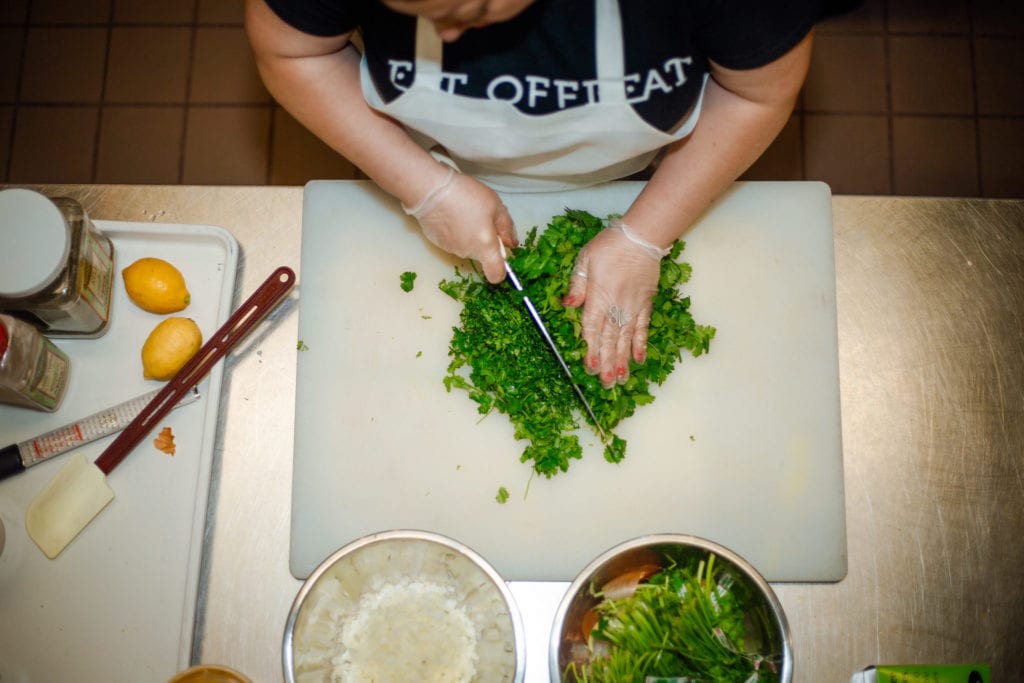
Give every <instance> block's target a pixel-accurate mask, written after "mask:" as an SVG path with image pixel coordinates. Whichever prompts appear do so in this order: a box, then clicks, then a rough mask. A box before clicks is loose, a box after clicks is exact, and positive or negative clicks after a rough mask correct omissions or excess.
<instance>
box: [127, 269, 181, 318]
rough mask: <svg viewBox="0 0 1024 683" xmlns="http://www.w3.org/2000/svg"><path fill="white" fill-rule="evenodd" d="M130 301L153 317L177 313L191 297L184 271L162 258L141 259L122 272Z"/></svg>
mask: <svg viewBox="0 0 1024 683" xmlns="http://www.w3.org/2000/svg"><path fill="white" fill-rule="evenodd" d="M121 277H122V278H124V288H125V291H126V292H128V298H129V299H131V300H132V301H134V302H135V304H136V305H137V306H138V307H139V308H141V309H143V310H144V311H149V312H150V313H160V314H164V313H176V312H178V311H181V310H183V309H184V308H185V307H186V306H188V303H189V301H190V300H191V296H190V295H189V293H188V289H187V288H186V287H185V278H184V276H182V274H181V271H180V270H178V269H177V268H175V267H174V266H172V265H171V264H170V263H168V262H167V261H164V260H163V259H159V258H152V257H147V258H140V259H139V260H138V261H136V262H135V263H133V264H131V265H130V266H128V267H127V268H125V269H124V270H122V271H121Z"/></svg>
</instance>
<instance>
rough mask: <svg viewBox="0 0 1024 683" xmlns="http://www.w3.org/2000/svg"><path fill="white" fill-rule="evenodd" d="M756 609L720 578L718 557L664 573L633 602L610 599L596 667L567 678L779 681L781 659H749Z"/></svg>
mask: <svg viewBox="0 0 1024 683" xmlns="http://www.w3.org/2000/svg"><path fill="white" fill-rule="evenodd" d="M598 597H599V598H603V597H604V596H602V595H601V594H600V593H598ZM750 602H751V596H750V594H749V591H744V590H743V585H742V583H741V582H737V581H735V580H734V577H733V575H732V574H731V573H729V572H728V571H716V567H715V555H714V554H710V555H708V556H707V557H706V559H699V560H698V559H696V558H694V559H693V560H691V562H689V563H688V564H686V565H685V566H671V567H668V568H666V569H663V570H661V571H659V572H657V573H655V574H654V575H653V576H651V577H650V578H649V579H648V580H646V581H645V582H641V583H639V584H638V585H636V586H635V588H633V590H632V591H631V592H629V594H628V595H625V596H622V597H614V598H605V599H603V600H602V601H601V602H599V603H598V604H597V605H596V606H595V607H594V608H593V612H594V615H595V616H596V625H595V626H594V627H593V630H592V631H591V632H590V634H589V637H588V638H587V642H588V648H589V650H590V660H589V661H588V662H587V663H584V664H578V663H576V662H574V663H572V664H570V665H569V667H568V670H567V671H566V678H567V679H568V680H576V681H578V683H626V682H632V681H644V680H647V681H651V680H657V681H662V680H664V681H672V682H673V683H676V682H680V681H715V682H716V683H746V682H748V681H757V682H758V683H767V682H768V681H774V680H777V678H778V676H777V674H776V668H777V667H776V664H777V661H776V660H777V658H772V657H766V656H763V655H759V654H753V653H748V652H747V649H746V648H747V647H748V644H746V643H745V639H746V638H747V623H748V621H749V620H748V615H747V610H748V609H749V606H750ZM591 622H593V619H591ZM753 640H757V638H754V639H753ZM570 674H571V676H570Z"/></svg>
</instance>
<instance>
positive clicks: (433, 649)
mask: <svg viewBox="0 0 1024 683" xmlns="http://www.w3.org/2000/svg"><path fill="white" fill-rule="evenodd" d="M283 663H284V675H285V680H286V681H287V683H319V682H324V683H338V682H347V681H352V682H355V681H360V682H362V681H423V682H429V681H436V682H438V683H440V682H442V681H443V682H445V683H448V682H451V683H492V682H493V683H502V682H508V683H522V681H523V677H524V676H525V671H526V644H525V633H524V630H523V622H522V617H521V616H520V614H519V611H518V609H517V608H516V605H515V600H514V599H513V597H512V593H511V591H510V590H509V588H508V586H507V585H506V584H505V581H504V580H503V579H502V578H501V576H500V575H499V574H498V573H497V572H496V571H495V570H494V568H493V567H491V565H490V564H488V563H487V561H486V560H484V559H483V558H482V557H481V556H480V555H478V554H477V553H476V552H474V551H473V550H472V549H470V548H468V547H467V546H465V545H463V544H461V543H459V542H458V541H455V540H453V539H451V538H448V537H446V536H442V535H440V534H435V533H431V532H425V531H412V530H396V531H385V532H381V533H377V534H372V535H370V536H366V537H363V538H360V539H358V540H356V541H353V542H352V543H349V544H348V545H346V546H344V547H343V548H341V549H339V550H337V551H336V552H334V553H333V554H331V555H330V557H328V558H327V559H325V560H324V561H323V562H322V563H321V564H320V565H319V566H318V567H317V568H316V569H315V570H314V571H313V573H312V574H310V575H309V577H308V578H307V579H306V581H305V582H304V583H303V584H302V587H301V588H300V589H299V592H298V594H297V595H296V597H295V600H294V602H293V603H292V608H291V611H290V612H289V614H288V619H287V621H286V623H285V633H284V648H283Z"/></svg>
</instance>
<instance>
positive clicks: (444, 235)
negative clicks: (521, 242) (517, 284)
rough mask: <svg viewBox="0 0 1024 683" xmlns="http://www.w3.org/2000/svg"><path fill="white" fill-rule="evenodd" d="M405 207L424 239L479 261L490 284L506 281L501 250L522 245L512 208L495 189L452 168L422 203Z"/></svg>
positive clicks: (446, 249) (453, 252) (450, 251)
mask: <svg viewBox="0 0 1024 683" xmlns="http://www.w3.org/2000/svg"><path fill="white" fill-rule="evenodd" d="M402 208H403V209H405V212H406V213H407V214H409V215H410V216H415V217H416V220H418V221H419V223H420V227H421V228H422V229H423V234H424V236H426V238H427V239H428V240H430V241H431V242H433V243H434V244H435V245H436V246H437V247H439V248H441V249H443V250H445V251H447V252H448V253H450V254H454V255H455V256H458V257H459V258H471V259H473V260H475V261H477V262H479V263H480V266H481V268H482V269H483V272H484V277H486V278H487V280H488V281H489V282H494V283H497V282H501V281H502V280H504V279H505V259H504V258H502V255H501V249H500V248H499V247H500V245H501V243H504V244H506V245H508V246H510V247H513V246H516V244H517V243H518V242H517V240H516V232H515V226H514V225H513V223H512V217H511V216H510V215H509V213H508V208H506V206H505V205H504V204H502V202H501V199H500V198H499V197H498V194H497V193H496V192H495V191H494V190H492V189H491V188H489V187H487V186H486V185H484V184H483V183H481V182H480V181H478V180H476V179H475V178H471V177H469V176H465V175H462V174H461V173H459V172H457V171H456V170H455V169H452V168H449V169H448V173H447V175H446V176H445V177H444V178H443V179H442V180H441V182H440V183H438V185H437V186H436V187H434V188H433V189H432V190H430V192H428V193H427V195H426V196H425V197H424V198H423V199H421V200H420V203H419V204H417V205H416V206H414V207H413V208H408V207H405V206H403V207H402ZM495 235H497V238H498V239H495Z"/></svg>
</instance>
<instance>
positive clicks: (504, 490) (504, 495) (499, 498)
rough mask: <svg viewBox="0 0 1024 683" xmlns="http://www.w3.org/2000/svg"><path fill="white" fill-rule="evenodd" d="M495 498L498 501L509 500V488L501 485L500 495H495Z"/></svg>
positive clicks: (499, 488)
mask: <svg viewBox="0 0 1024 683" xmlns="http://www.w3.org/2000/svg"><path fill="white" fill-rule="evenodd" d="M494 500H496V501H498V502H499V503H506V502H508V489H507V488H505V487H504V486H499V487H498V495H496V496H495V497H494Z"/></svg>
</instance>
